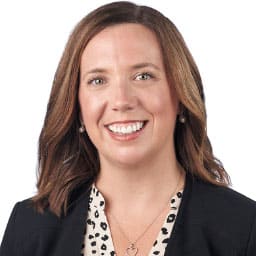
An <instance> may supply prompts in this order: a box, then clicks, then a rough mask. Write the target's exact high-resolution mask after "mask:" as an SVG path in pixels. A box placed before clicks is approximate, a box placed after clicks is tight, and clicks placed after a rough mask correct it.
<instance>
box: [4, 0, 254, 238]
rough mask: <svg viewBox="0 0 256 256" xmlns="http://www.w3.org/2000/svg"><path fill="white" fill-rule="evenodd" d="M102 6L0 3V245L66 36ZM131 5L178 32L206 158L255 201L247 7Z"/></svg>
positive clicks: (202, 0)
mask: <svg viewBox="0 0 256 256" xmlns="http://www.w3.org/2000/svg"><path fill="white" fill-rule="evenodd" d="M91 2H93V4H92V3H91ZM107 2H110V1H95V0H94V1H86V0H80V1H79V0H74V1H71V0H69V1H63V0H54V1H50V0H44V1H35V0H23V1H19V0H15V1H14V0H8V1H7V0H6V1H2V0H1V1H0V33H1V34H0V38H1V39H0V88H1V90H0V120H1V125H0V160H1V161H0V241H1V238H2V235H3V232H4V229H5V226H6V223H7V220H8V218H9V215H10V212H11V210H12V207H13V206H14V204H15V202H17V201H19V200H22V199H25V198H27V197H31V196H32V195H34V193H35V191H36V189H35V183H36V158H37V141H38V136H39V133H40V129H41V127H42V123H43V119H44V115H45V111H46V105H47V101H48V97H49V93H50V88H51V83H52V80H53V75H54V72H55V70H56V67H57V64H58V61H59V58H60V55H61V53H62V51H63V48H64V45H65V43H66V41H67V38H68V35H69V34H70V32H71V30H72V28H73V27H74V25H75V24H76V23H77V22H78V21H79V20H80V19H81V18H82V17H83V16H84V15H86V14H87V13H88V12H89V11H91V10H93V9H94V8H96V7H98V6H99V5H102V4H105V3H107ZM135 2H136V3H141V4H146V5H150V6H152V7H154V8H156V9H158V10H160V11H161V12H163V13H164V14H165V15H166V16H168V17H169V18H170V19H171V20H172V21H173V22H174V23H175V24H176V25H177V27H178V29H179V30H180V31H181V33H182V34H183V36H184V38H185V40H186V42H187V45H188V47H189V49H190V50H191V52H192V54H193V56H194V58H195V60H196V63H197V65H198V67H199V70H200V71H201V75H202V78H203V82H204V86H205V94H206V105H207V110H208V133H209V137H210V139H211V142H212V145H213V149H214V153H215V155H216V156H217V157H218V158H220V159H221V160H222V162H223V163H224V166H225V168H226V169H227V171H228V172H229V174H230V176H231V178H232V182H233V188H234V189H235V190H237V191H239V192H241V193H243V194H245V195H247V196H248V197H250V198H252V199H254V200H256V189H255V186H256V184H255V177H256V175H255V172H256V168H255V158H256V156H255V144H256V135H255V134H256V121H255V110H256V91H255V86H256V70H255V61H256V49H255V48H256V35H255V33H256V32H255V31H256V30H255V24H256V15H255V7H254V3H253V2H254V1H253V0H252V1H250V0H240V1H234V0H233V1H231V0H230V1H229V0H225V1H223V0H215V1H207V0H193V1H189V0H187V1H185V0H173V1H159V0H151V1H146V0H144V1H135Z"/></svg>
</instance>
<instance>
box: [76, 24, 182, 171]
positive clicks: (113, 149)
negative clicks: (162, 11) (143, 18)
mask: <svg viewBox="0 0 256 256" xmlns="http://www.w3.org/2000/svg"><path fill="white" fill-rule="evenodd" d="M79 103H80V108H81V117H82V120H83V122H84V124H85V127H86V131H87V133H88V135H89V137H90V139H91V141H92V142H93V144H94V145H95V147H96V148H97V150H98V153H99V157H100V162H101V164H102V163H106V162H107V163H109V164H118V165H126V166H127V165H131V166H134V165H138V164H142V163H147V162H150V160H152V159H155V157H157V156H160V155H161V154H164V155H166V154H173V153H174V142H173V134H174V128H175V122H176V115H177V107H178V101H177V98H176V96H175V93H174V92H173V91H171V88H170V85H169V84H168V82H167V78H166V73H165V69H164V65H163V57H162V53H161V50H160V46H159V44H158V41H157V39H156V36H155V34H154V33H153V32H151V31H150V30H149V29H148V28H146V27H144V26H142V25H139V24H120V25H115V26H111V27H108V28H106V29H104V30H103V31H101V32H100V33H98V34H97V35H96V36H95V37H93V38H92V40H91V41H90V42H89V43H88V45H87V46H86V48H85V50H84V52H83V54H82V59H81V67H80V86H79Z"/></svg>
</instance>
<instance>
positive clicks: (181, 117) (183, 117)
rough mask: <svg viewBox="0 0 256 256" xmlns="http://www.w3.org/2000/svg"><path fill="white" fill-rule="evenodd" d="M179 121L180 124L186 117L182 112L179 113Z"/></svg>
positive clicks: (184, 121)
mask: <svg viewBox="0 0 256 256" xmlns="http://www.w3.org/2000/svg"><path fill="white" fill-rule="evenodd" d="M179 121H180V123H182V124H184V123H186V117H185V116H184V115H183V114H180V115H179Z"/></svg>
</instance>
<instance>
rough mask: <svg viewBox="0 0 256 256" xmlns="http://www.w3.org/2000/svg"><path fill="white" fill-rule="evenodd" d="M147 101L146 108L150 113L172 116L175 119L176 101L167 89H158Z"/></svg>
mask: <svg viewBox="0 0 256 256" xmlns="http://www.w3.org/2000/svg"><path fill="white" fill-rule="evenodd" d="M153 95H154V96H153V97H151V98H150V101H148V104H147V105H148V109H151V112H152V114H155V115H157V116H159V117H163V118H168V117H169V118H172V119H175V120H176V116H177V110H178V103H177V99H176V97H174V96H173V95H171V94H170V91H169V90H163V91H160V92H159V91H158V92H155V93H154V94H153Z"/></svg>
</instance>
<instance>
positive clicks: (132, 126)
mask: <svg viewBox="0 0 256 256" xmlns="http://www.w3.org/2000/svg"><path fill="white" fill-rule="evenodd" d="M145 124H146V121H136V122H128V123H112V124H110V125H107V126H106V127H107V128H108V130H109V131H111V132H112V133H115V134H118V135H126V134H132V133H136V132H138V131H140V130H141V129H143V127H144V126H145Z"/></svg>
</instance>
